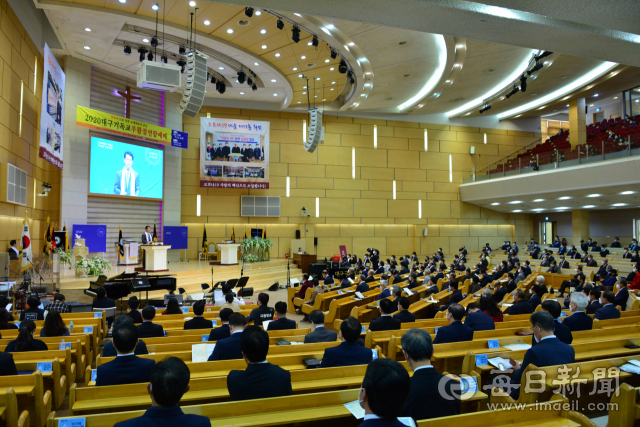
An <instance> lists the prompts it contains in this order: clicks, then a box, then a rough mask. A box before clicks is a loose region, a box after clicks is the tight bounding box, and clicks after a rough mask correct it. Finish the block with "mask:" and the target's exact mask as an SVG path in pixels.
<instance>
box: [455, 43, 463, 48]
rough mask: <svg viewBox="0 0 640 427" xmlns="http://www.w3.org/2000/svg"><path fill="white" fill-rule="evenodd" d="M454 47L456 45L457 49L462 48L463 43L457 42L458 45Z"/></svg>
mask: <svg viewBox="0 0 640 427" xmlns="http://www.w3.org/2000/svg"><path fill="white" fill-rule="evenodd" d="M456 47H457V48H458V49H462V48H463V47H464V45H463V44H459V45H457V46H456Z"/></svg>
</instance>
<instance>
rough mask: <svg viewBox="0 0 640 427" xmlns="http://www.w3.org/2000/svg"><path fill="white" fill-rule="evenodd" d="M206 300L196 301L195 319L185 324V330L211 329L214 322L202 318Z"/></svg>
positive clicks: (194, 308) (194, 306) (194, 305)
mask: <svg viewBox="0 0 640 427" xmlns="http://www.w3.org/2000/svg"><path fill="white" fill-rule="evenodd" d="M204 306H205V302H204V300H200V301H196V302H195V304H193V319H191V320H187V321H186V322H184V329H185V330H187V329H211V328H213V322H212V321H211V320H207V319H205V318H204V317H202V314H203V313H204Z"/></svg>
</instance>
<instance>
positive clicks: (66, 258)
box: [56, 248, 73, 266]
mask: <svg viewBox="0 0 640 427" xmlns="http://www.w3.org/2000/svg"><path fill="white" fill-rule="evenodd" d="M56 253H57V254H58V255H59V256H60V262H61V263H62V264H67V265H69V266H72V265H73V255H72V254H71V251H65V250H64V249H62V248H58V249H56Z"/></svg>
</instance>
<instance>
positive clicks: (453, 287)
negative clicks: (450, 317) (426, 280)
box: [440, 279, 464, 311]
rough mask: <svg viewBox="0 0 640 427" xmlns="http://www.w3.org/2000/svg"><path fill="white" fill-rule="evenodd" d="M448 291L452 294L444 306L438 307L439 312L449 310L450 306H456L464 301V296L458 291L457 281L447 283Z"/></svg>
mask: <svg viewBox="0 0 640 427" xmlns="http://www.w3.org/2000/svg"><path fill="white" fill-rule="evenodd" d="M449 290H450V291H451V292H453V293H452V294H451V296H450V297H449V302H447V303H446V304H445V305H443V306H442V307H440V311H446V310H447V309H448V308H449V306H451V305H452V304H457V303H459V302H460V301H462V300H463V299H464V295H462V292H460V290H458V281H457V280H455V279H453V280H452V281H450V282H449Z"/></svg>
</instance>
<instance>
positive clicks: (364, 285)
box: [356, 280, 371, 294]
mask: <svg viewBox="0 0 640 427" xmlns="http://www.w3.org/2000/svg"><path fill="white" fill-rule="evenodd" d="M370 290H371V288H370V287H369V285H367V283H366V282H365V281H364V280H363V281H361V282H360V283H359V284H358V286H356V292H360V293H361V294H364V293H365V292H369V291H370Z"/></svg>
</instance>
